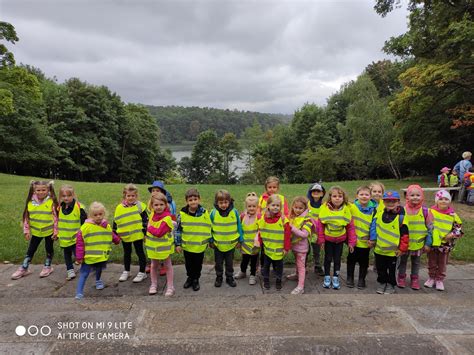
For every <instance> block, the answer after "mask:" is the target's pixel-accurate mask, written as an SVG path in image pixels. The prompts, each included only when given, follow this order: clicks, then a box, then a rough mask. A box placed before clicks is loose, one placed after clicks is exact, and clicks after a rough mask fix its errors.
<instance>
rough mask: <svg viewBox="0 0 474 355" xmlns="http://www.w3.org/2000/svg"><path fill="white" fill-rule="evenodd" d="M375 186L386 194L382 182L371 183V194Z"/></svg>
mask: <svg viewBox="0 0 474 355" xmlns="http://www.w3.org/2000/svg"><path fill="white" fill-rule="evenodd" d="M375 186H378V187H380V188H381V189H382V193H384V192H385V185H384V184H382V183H381V182H380V181H374V182H371V183H370V185H369V188H370V192H372V190H373V189H374V187H375Z"/></svg>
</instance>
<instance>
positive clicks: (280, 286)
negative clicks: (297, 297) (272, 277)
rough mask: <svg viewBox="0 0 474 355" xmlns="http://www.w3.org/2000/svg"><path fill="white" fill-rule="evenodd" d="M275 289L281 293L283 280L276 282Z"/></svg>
mask: <svg viewBox="0 0 474 355" xmlns="http://www.w3.org/2000/svg"><path fill="white" fill-rule="evenodd" d="M275 288H276V290H277V291H281V288H282V285H281V280H276V282H275Z"/></svg>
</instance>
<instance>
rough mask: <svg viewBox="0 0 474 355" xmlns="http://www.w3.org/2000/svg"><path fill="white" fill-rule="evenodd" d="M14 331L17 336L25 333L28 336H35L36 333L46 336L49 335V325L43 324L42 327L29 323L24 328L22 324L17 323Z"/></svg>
mask: <svg viewBox="0 0 474 355" xmlns="http://www.w3.org/2000/svg"><path fill="white" fill-rule="evenodd" d="M15 333H16V335H18V336H19V337H22V336H24V335H25V334H28V335H29V336H30V337H35V336H37V335H38V334H40V335H42V336H44V337H47V336H50V335H51V327H50V326H48V325H43V326H42V327H38V326H36V325H30V326H29V327H28V328H26V327H25V326H23V325H19V326H17V327H16V328H15Z"/></svg>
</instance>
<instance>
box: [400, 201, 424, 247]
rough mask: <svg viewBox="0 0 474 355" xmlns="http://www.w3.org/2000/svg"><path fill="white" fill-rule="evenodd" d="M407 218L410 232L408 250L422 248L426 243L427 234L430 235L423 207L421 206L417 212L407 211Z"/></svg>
mask: <svg viewBox="0 0 474 355" xmlns="http://www.w3.org/2000/svg"><path fill="white" fill-rule="evenodd" d="M405 220H406V224H407V225H408V231H409V234H410V243H408V250H412V251H416V250H420V249H421V248H423V246H424V245H425V240H426V236H427V235H428V228H427V227H426V221H425V216H424V215H423V208H420V210H419V211H418V212H417V213H416V214H408V213H406V214H405Z"/></svg>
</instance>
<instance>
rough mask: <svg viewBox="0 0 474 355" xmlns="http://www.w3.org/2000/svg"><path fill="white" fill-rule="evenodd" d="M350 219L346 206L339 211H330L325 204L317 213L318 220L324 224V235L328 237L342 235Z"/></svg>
mask: <svg viewBox="0 0 474 355" xmlns="http://www.w3.org/2000/svg"><path fill="white" fill-rule="evenodd" d="M351 219H352V214H351V209H350V208H349V206H347V205H344V207H343V208H342V209H341V210H339V211H332V210H330V209H329V207H328V205H327V204H326V203H325V204H324V205H322V206H321V210H320V211H319V220H320V221H321V223H323V224H324V234H325V235H326V236H328V237H333V238H337V237H340V236H342V235H344V234H345V233H346V226H347V225H348V224H349V223H351Z"/></svg>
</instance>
